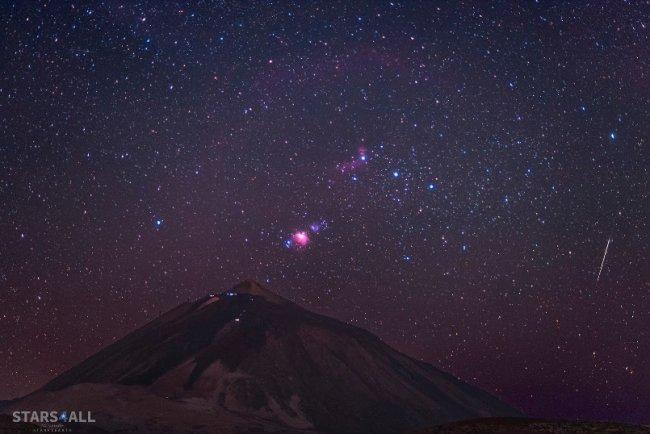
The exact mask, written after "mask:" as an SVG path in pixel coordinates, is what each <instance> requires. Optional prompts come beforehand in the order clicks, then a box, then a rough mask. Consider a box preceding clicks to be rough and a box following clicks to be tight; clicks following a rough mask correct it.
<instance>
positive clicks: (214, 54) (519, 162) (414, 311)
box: [0, 0, 650, 422]
mask: <svg viewBox="0 0 650 434" xmlns="http://www.w3.org/2000/svg"><path fill="white" fill-rule="evenodd" d="M649 9H650V6H649V5H648V3H647V2H645V1H643V2H642V1H638V2H633V1H576V2H566V3H565V2H553V1H544V0H541V1H538V2H535V1H520V2H507V1H499V2H493V3H488V2H478V1H477V2H471V1H466V2H462V3H456V2H433V1H430V2H417V1H409V2H402V1H370V2H366V1H364V2H361V1H358V2H348V1H345V2H343V1H300V2H298V1H296V2H288V1H264V2H257V3H256V4H255V6H251V4H250V3H247V2H239V1H193V2H186V1H169V2H164V3H163V2H159V1H145V0H143V1H137V2H136V1H133V2H129V1H117V0H116V1H93V2H81V1H79V2H77V1H74V2H61V1H4V2H2V4H1V5H0V25H1V27H2V35H3V37H2V38H1V41H0V53H1V54H0V59H1V61H0V69H1V74H0V246H2V247H1V251H0V341H1V345H0V399H7V398H10V397H15V396H19V395H22V394H25V393H27V392H30V391H32V390H34V389H35V388H37V387H39V386H40V385H42V384H43V383H44V382H45V381H47V380H48V379H50V378H51V377H53V376H54V375H56V374H58V373H60V372H62V370H64V369H66V368H68V367H71V366H72V365H74V364H76V363H78V362H80V361H81V360H83V359H84V358H85V357H87V356H89V355H91V354H92V353H94V352H95V351H97V350H98V349H100V348H102V347H103V346H105V345H107V344H109V343H111V342H113V341H114V340H116V339H119V338H120V337H122V336H124V335H125V334H126V333H128V332H129V331H131V330H133V329H134V328H136V327H138V326H141V325H143V324H145V323H146V322H148V321H150V320H152V319H153V318H155V317H156V316H157V315H159V314H160V313H161V312H164V311H166V310H168V309H170V308H172V307H174V306H176V305H177V304H179V303H181V302H184V301H187V300H190V299H195V298H198V297H200V296H203V295H205V294H206V293H208V292H211V291H215V290H223V289H225V288H227V287H230V286H232V285H233V284H234V283H236V282H237V281H239V280H241V279H242V278H254V279H257V280H258V281H260V282H262V283H263V284H265V285H267V286H268V287H269V288H271V289H272V290H274V291H276V292H278V293H279V294H281V295H283V296H285V297H287V298H289V299H291V300H293V301H295V302H297V303H299V304H301V305H303V306H305V307H307V308H309V309H311V310H314V311H316V312H319V313H322V314H326V315H329V316H333V317H335V318H338V319H340V320H343V321H346V322H349V323H351V324H354V325H358V326H360V327H363V328H366V329H368V330H370V331H371V332H373V333H376V334H377V335H379V336H380V337H381V338H382V339H384V340H385V341H386V342H387V343H389V344H390V345H393V346H394V347H396V348H398V349H399V350H401V351H404V352H407V353H408V354H410V355H412V356H414V357H416V358H418V359H422V360H425V361H428V362H431V363H433V364H435V365H436V366H439V367H440V368H442V369H445V370H447V371H449V372H452V373H454V374H455V375H457V376H459V377H460V378H462V379H464V380H466V381H468V382H471V383H473V384H476V385H478V386H480V387H482V388H484V389H486V390H488V391H490V392H492V393H495V394H497V395H498V396H500V397H502V398H503V399H505V400H506V401H508V402H509V403H512V404H514V405H515V406H517V407H519V408H521V409H523V410H524V411H525V412H527V413H528V414H530V415H534V416H542V417H552V418H582V419H605V420H607V419H609V420H619V421H629V422H649V421H650V419H648V408H647V403H648V402H650V363H649V361H650V330H649V328H648V322H649V321H650V266H649V264H648V262H649V259H650V243H649V239H648V221H649V219H648V217H649V216H650V209H649V205H648V167H649V165H650V163H649V159H650V155H649V152H648V148H647V145H648V143H647V142H648V135H649V133H650V104H649V100H650V99H649V97H650V87H649V83H650V80H649V78H650V77H649V75H650V72H649V66H648V59H649V58H650V49H649V47H650V44H649V43H648V26H650V13H649ZM608 239H611V243H610V245H609V248H608V252H607V256H606V258H605V261H604V263H603V266H602V272H601V275H600V278H598V274H599V270H600V266H601V262H602V258H603V255H604V250H605V246H606V244H607V241H608Z"/></svg>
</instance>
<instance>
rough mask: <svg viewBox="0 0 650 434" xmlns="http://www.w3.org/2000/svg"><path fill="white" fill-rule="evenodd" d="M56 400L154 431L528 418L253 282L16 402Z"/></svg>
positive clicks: (148, 329) (163, 319)
mask: <svg viewBox="0 0 650 434" xmlns="http://www.w3.org/2000/svg"><path fill="white" fill-rule="evenodd" d="M50 407H53V408H66V409H71V410H75V409H76V410H91V411H93V414H94V415H95V418H96V419H97V427H98V428H101V429H104V430H107V431H117V430H122V432H152V433H153V432H165V433H190V432H191V433H199V432H218V433H230V432H238V433H239V432H247V433H248V432H291V433H297V432H331V433H356V432H358V433H362V432H363V433H397V432H408V431H411V430H415V429H420V428H425V427H430V426H433V425H438V424H442V423H448V422H452V421H458V420H464V419H470V418H480V417H512V416H515V417H516V416H520V415H521V414H520V413H519V412H518V411H517V410H515V409H513V408H512V407H510V406H508V405H507V404H505V403H503V402H501V401H500V400H498V399H497V398H495V397H494V396H492V395H490V394H488V393H486V392H484V391H482V390H480V389H477V388H476V387H473V386H470V385H468V384H466V383H463V382H462V381H460V380H458V379H457V378H455V377H453V376H452V375H449V374H447V373H445V372H442V371H440V370H438V369H436V368H434V367H432V366H431V365H429V364H426V363H423V362H420V361H417V360H414V359H412V358H410V357H408V356H406V355H404V354H402V353H400V352H398V351H396V350H394V349H392V348H391V347H389V346H388V345H386V344H385V343H383V342H382V341H381V340H379V339H378V338H377V337H376V336H374V335H372V334H371V333H369V332H367V331H365V330H362V329H360V328H357V327H354V326H351V325H348V324H345V323H342V322H340V321H337V320H334V319H332V318H328V317H325V316H322V315H318V314H315V313H313V312H310V311H308V310H305V309H303V308H301V307H299V306H298V305H296V304H294V303H292V302H290V301H288V300H286V299H284V298H282V297H280V296H278V295H276V294H274V293H272V292H270V291H268V290H267V289H265V288H263V287H262V286H260V285H259V284H257V283H256V282H253V281H244V282H242V283H240V284H238V285H237V286H235V287H234V288H232V289H230V290H228V291H225V292H223V293H220V294H211V295H209V296H206V297H204V298H202V299H200V300H197V301H196V302H191V303H190V302H188V303H184V304H182V305H180V306H178V307H176V308H175V309H172V310H170V311H169V312H167V313H165V314H163V315H162V316H160V317H159V318H157V319H155V320H154V321H151V322H150V323H148V324H147V325H145V326H144V327H142V328H140V329H138V330H135V331H134V332H132V333H130V334H129V335H127V336H126V337H124V338H123V339H120V340H119V341H117V342H115V343H113V344H112V345H109V346H108V347H106V348H104V349H103V350H101V351H99V352H98V353H96V354H95V355H93V356H91V357H90V358H88V359H87V360H85V361H84V362H82V363H81V364H79V365H77V366H75V367H73V368H72V369H70V370H68V371H67V372H64V373H63V374H61V375H59V376H58V377H56V378H54V379H53V380H52V381H50V382H49V383H48V384H46V385H45V386H44V387H43V388H42V389H41V390H39V391H37V392H35V393H33V394H31V395H29V396H27V397H25V398H22V399H21V400H18V401H17V402H14V403H12V404H10V405H9V406H8V409H9V410H10V409H19V408H21V409H22V408H28V409H40V408H50ZM5 412H8V411H7V409H5Z"/></svg>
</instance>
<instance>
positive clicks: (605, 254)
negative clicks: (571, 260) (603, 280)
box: [596, 238, 612, 283]
mask: <svg viewBox="0 0 650 434" xmlns="http://www.w3.org/2000/svg"><path fill="white" fill-rule="evenodd" d="M611 242H612V239H611V238H607V245H605V253H603V260H602V261H600V270H598V277H596V283H598V281H599V280H600V273H602V272H603V266H604V265H605V258H606V257H607V250H609V243H611Z"/></svg>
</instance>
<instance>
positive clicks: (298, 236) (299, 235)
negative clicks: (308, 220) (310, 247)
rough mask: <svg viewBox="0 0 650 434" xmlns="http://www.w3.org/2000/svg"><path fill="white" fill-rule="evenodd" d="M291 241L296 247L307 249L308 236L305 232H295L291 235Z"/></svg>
mask: <svg viewBox="0 0 650 434" xmlns="http://www.w3.org/2000/svg"><path fill="white" fill-rule="evenodd" d="M291 240H292V241H293V242H294V244H295V245H296V246H297V247H307V244H309V235H308V234H307V232H305V231H297V232H294V233H293V234H292V235H291Z"/></svg>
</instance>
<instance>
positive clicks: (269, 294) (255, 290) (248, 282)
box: [226, 279, 287, 304]
mask: <svg viewBox="0 0 650 434" xmlns="http://www.w3.org/2000/svg"><path fill="white" fill-rule="evenodd" d="M226 292H227V293H228V292H231V293H236V294H249V295H253V296H256V297H261V298H263V299H265V300H266V301H268V302H271V303H275V304H282V303H286V302H287V300H285V299H284V298H282V297H280V296H279V295H277V294H276V293H274V292H273V291H271V290H269V289H267V288H265V287H264V286H262V285H261V284H260V283H259V282H257V281H256V280H253V279H244V280H242V281H241V282H239V283H238V284H237V285H235V286H233V287H232V289H230V290H229V291H226Z"/></svg>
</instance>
